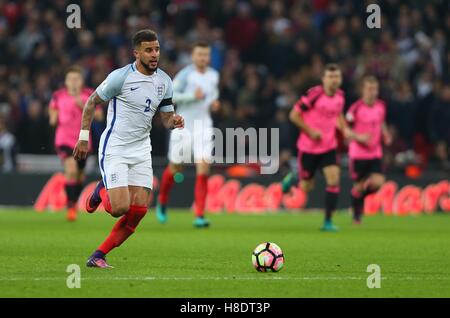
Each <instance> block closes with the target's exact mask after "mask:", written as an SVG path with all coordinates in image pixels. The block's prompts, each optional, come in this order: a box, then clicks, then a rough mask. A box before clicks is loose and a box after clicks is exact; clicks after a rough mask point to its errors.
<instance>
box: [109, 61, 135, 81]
mask: <svg viewBox="0 0 450 318" xmlns="http://www.w3.org/2000/svg"><path fill="white" fill-rule="evenodd" d="M133 64H134V63H130V64H127V65H125V66H122V67H119V68H116V69H114V70H113V71H111V73H109V76H111V77H114V78H120V79H125V78H126V77H127V76H128V74H130V73H133V72H135V71H136V67H135V66H134V65H133Z"/></svg>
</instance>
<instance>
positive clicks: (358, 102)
mask: <svg viewBox="0 0 450 318" xmlns="http://www.w3.org/2000/svg"><path fill="white" fill-rule="evenodd" d="M362 105H364V101H363V100H362V99H361V98H360V99H357V100H356V101H355V102H353V103H352V104H351V105H350V108H349V110H355V109H357V108H359V107H361V106H362Z"/></svg>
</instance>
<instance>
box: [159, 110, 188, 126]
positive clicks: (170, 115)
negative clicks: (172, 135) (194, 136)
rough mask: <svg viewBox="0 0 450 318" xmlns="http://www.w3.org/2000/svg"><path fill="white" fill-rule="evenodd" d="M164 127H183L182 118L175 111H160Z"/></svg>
mask: <svg viewBox="0 0 450 318" xmlns="http://www.w3.org/2000/svg"><path fill="white" fill-rule="evenodd" d="M160 114H161V119H162V122H163V125H164V127H166V128H167V129H175V128H184V118H183V117H181V116H180V115H178V114H175V112H160Z"/></svg>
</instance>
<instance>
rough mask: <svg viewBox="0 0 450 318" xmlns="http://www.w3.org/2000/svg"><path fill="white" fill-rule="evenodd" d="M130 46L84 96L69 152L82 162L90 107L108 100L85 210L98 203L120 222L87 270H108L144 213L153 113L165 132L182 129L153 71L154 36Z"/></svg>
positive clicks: (147, 33)
mask: <svg viewBox="0 0 450 318" xmlns="http://www.w3.org/2000/svg"><path fill="white" fill-rule="evenodd" d="M133 47H134V56H135V58H136V60H135V62H133V63H132V64H129V65H126V66H125V67H122V68H120V69H116V70H115V71H113V72H112V73H110V74H109V75H108V77H107V78H106V79H105V80H104V81H103V83H102V84H100V86H99V87H98V88H97V90H96V91H95V92H94V93H93V94H92V95H91V96H90V97H89V100H88V101H87V103H86V106H85V108H84V112H83V119H82V127H81V131H80V135H79V141H78V143H77V145H76V147H75V150H74V157H75V158H76V159H77V160H84V159H85V158H86V154H87V152H88V142H87V140H88V139H89V127H90V125H91V121H92V116H93V112H94V105H95V104H97V103H103V102H106V101H109V107H108V115H107V127H106V129H105V131H104V132H103V134H102V137H101V140H100V146H99V164H100V170H101V174H102V181H100V182H99V183H98V184H97V186H96V188H95V189H94V191H93V193H92V194H91V195H90V196H89V197H88V199H87V202H86V210H87V211H88V212H90V213H92V212H94V211H95V210H96V208H97V207H98V206H99V204H100V203H101V202H102V203H103V205H104V206H105V210H106V211H107V212H109V213H110V214H111V215H112V216H113V217H121V218H120V219H119V220H118V222H117V223H116V224H115V225H114V227H113V229H112V232H111V233H110V234H109V236H108V237H107V238H106V240H105V241H104V242H103V243H102V244H101V245H100V246H99V247H98V248H97V250H96V251H95V252H94V253H93V254H92V255H91V256H90V257H89V259H88V262H87V266H89V267H100V268H107V267H110V266H109V265H108V264H107V262H106V258H105V255H106V254H107V253H109V252H110V251H111V250H112V249H113V248H115V247H118V246H120V245H121V244H122V243H123V242H124V241H125V240H126V239H127V238H128V237H129V236H130V235H131V234H133V233H134V231H135V229H136V227H137V226H138V224H139V222H140V221H141V219H142V218H143V217H144V216H145V214H146V213H147V204H148V201H149V195H150V190H151V188H152V182H153V169H152V161H151V143H150V131H151V128H152V118H153V116H154V114H155V113H156V111H158V110H159V111H160V112H161V118H162V121H163V124H164V126H165V127H166V128H169V129H174V128H183V126H184V120H183V118H182V117H181V116H180V115H177V114H175V113H174V108H173V105H172V80H171V79H170V77H169V76H168V75H167V74H166V73H164V72H163V71H162V70H161V69H159V68H158V61H159V56H160V45H159V42H158V37H157V35H156V33H155V32H153V31H152V30H141V31H139V32H137V33H136V34H135V35H134V36H133ZM105 189H106V190H105Z"/></svg>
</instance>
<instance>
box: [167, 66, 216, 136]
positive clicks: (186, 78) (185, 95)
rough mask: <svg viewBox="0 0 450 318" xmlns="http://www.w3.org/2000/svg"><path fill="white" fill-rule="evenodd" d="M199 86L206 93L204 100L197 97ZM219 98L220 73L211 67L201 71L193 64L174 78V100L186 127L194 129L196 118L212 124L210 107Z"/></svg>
mask: <svg viewBox="0 0 450 318" xmlns="http://www.w3.org/2000/svg"><path fill="white" fill-rule="evenodd" d="M197 88H200V89H201V90H202V91H203V94H204V95H205V97H204V98H203V99H202V100H196V99H195V91H196V89H197ZM218 98H219V73H218V72H217V71H216V70H215V69H213V68H211V67H208V68H207V69H206V72H204V73H201V72H199V71H198V70H197V69H196V68H195V66H194V65H193V64H191V65H188V66H186V67H184V68H183V69H182V70H181V71H180V72H178V74H177V75H176V76H175V78H174V79H173V102H174V103H175V104H176V106H177V114H180V115H181V116H183V117H184V121H185V128H186V129H192V127H191V126H193V122H194V120H196V119H200V120H202V121H204V123H205V124H208V125H212V119H211V115H210V110H209V108H210V106H211V103H212V102H213V101H215V100H217V99H218Z"/></svg>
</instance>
